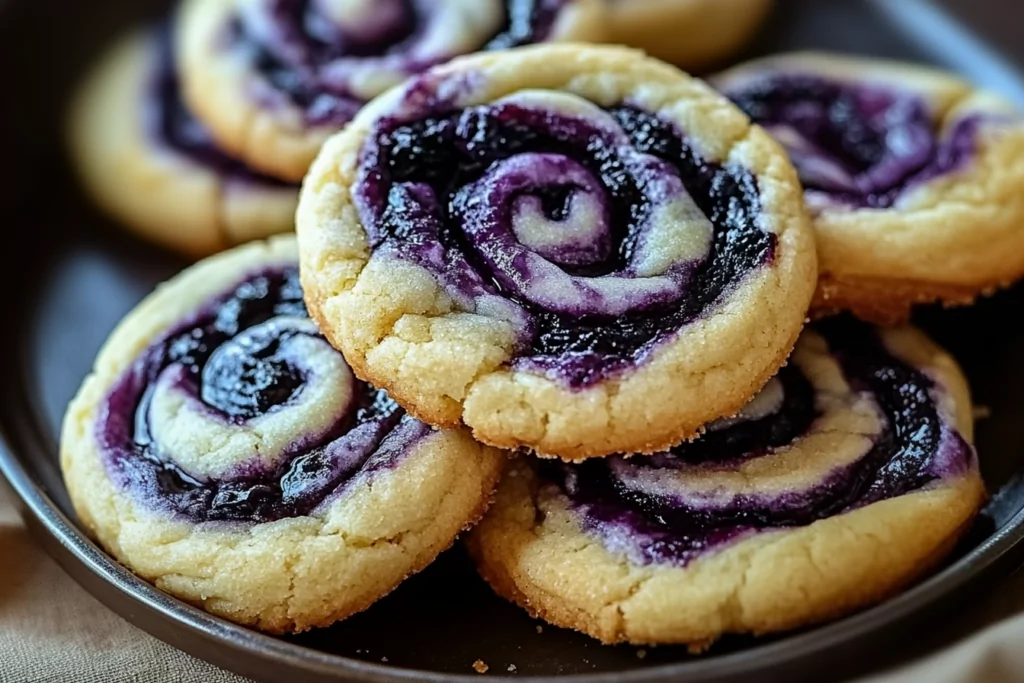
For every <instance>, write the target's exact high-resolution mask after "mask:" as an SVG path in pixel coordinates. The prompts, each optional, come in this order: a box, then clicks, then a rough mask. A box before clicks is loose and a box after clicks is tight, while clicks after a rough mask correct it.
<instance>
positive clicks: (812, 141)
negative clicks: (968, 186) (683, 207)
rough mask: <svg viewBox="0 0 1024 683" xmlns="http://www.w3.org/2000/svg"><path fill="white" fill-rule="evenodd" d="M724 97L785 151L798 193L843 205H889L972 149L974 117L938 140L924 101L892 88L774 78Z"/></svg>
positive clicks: (796, 77) (963, 158)
mask: <svg viewBox="0 0 1024 683" xmlns="http://www.w3.org/2000/svg"><path fill="white" fill-rule="evenodd" d="M729 96H730V98H731V99H732V100H733V102H735V103H736V104H737V105H738V106H739V107H740V109H742V110H743V111H744V112H746V114H747V115H748V116H750V118H751V119H753V120H754V121H755V122H757V123H759V124H762V125H764V126H765V127H767V128H768V130H769V132H772V133H773V134H775V135H776V136H777V137H779V139H780V140H781V141H782V142H783V144H784V145H785V146H786V147H787V148H788V149H789V152H790V155H791V157H792V158H793V161H794V163H795V165H796V167H797V171H798V172H799V174H800V179H801V182H802V183H803V184H804V186H805V188H807V189H810V190H816V191H820V192H824V193H827V194H828V195H830V196H831V197H833V198H834V199H835V200H837V201H839V202H842V203H844V204H849V205H851V206H863V207H872V208H889V207H891V206H893V204H894V203H895V202H896V200H897V199H898V198H899V196H900V195H901V194H902V193H903V192H905V191H906V190H907V189H908V188H910V187H912V186H915V185H919V184H921V183H923V182H926V181H928V180H931V179H934V178H936V177H938V176H941V175H944V174H947V173H950V172H952V171H955V170H956V169H957V168H959V167H961V166H962V165H963V164H964V163H965V162H966V161H967V160H968V159H969V158H970V156H971V155H972V154H973V153H974V149H975V142H976V132H977V121H976V120H975V119H971V118H969V119H964V120H963V121H961V122H959V123H958V124H957V125H956V126H955V127H954V129H953V130H952V132H951V133H949V134H948V135H947V136H946V137H944V138H943V139H941V140H939V139H937V138H936V132H935V127H936V123H935V121H934V120H933V116H932V113H931V112H930V111H929V110H928V107H927V105H926V103H925V102H924V100H923V99H921V98H920V97H919V96H916V95H912V94H903V93H900V92H898V91H895V90H887V89H883V88H880V87H875V86H868V85H859V86H853V85H847V84H843V83H839V82H835V81H830V80H827V79H824V78H821V77H818V76H810V75H779V76H769V77H765V78H761V79H758V80H756V81H755V82H754V83H753V84H752V85H750V86H748V87H746V88H745V89H743V90H740V91H736V92H731V93H729ZM785 129H789V130H788V131H787V130H785ZM794 132H795V133H796V135H798V136H799V139H793V138H792V137H791V136H792V133H794Z"/></svg>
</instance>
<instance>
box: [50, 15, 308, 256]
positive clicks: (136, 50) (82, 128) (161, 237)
mask: <svg viewBox="0 0 1024 683" xmlns="http://www.w3.org/2000/svg"><path fill="white" fill-rule="evenodd" d="M171 43H172V37H171V35H170V29H169V27H168V25H166V24H162V25H160V26H158V27H154V28H150V29H146V30H139V31H136V32H135V33H133V34H131V35H129V36H126V37H125V38H123V39H122V40H121V41H120V42H119V43H118V44H117V45H115V46H114V47H113V48H112V49H111V50H110V51H109V53H107V54H106V55H105V56H104V57H103V58H102V59H101V60H100V62H99V63H98V64H97V65H96V67H95V68H94V69H93V70H92V72H91V74H90V75H89V76H88V77H87V79H86V81H85V82H84V83H83V85H82V87H81V90H80V92H79V94H78V96H77V98H76V100H75V103H74V106H73V108H72V113H71V119H70V121H69V145H70V149H71V152H72V155H73V159H74V161H75V166H76V170H77V172H78V176H79V178H80V180H81V182H82V184H83V185H84V186H85V188H86V189H87V190H88V191H89V193H90V194H91V195H92V197H93V198H94V200H95V201H97V202H98V203H99V204H100V205H101V206H102V207H103V208H104V209H105V210H106V211H108V212H109V213H110V214H112V215H113V216H114V217H116V218H117V219H118V220H119V221H120V222H121V223H122V224H124V226H125V227H127V228H129V229H131V230H132V231H133V232H136V233H137V234H139V235H141V236H143V237H145V238H146V239H148V240H151V241H153V242H156V243H158V244H160V245H163V246H165V247H170V248H172V249H174V250H175V251H178V252H180V253H182V254H185V255H187V256H190V257H202V256H207V255H209V254H212V253H215V252H218V251H221V250H223V249H227V248H229V247H232V246H235V245H237V244H241V243H244V242H248V241H250V240H254V239H263V238H266V237H269V236H270V235H274V234H278V233H284V232H291V231H292V230H293V229H294V225H295V207H296V204H297V203H298V197H299V188H298V186H297V185H294V184H289V183H284V182H281V181H279V180H276V179H274V178H270V177H267V176H265V175H263V174H260V173H257V172H256V171H253V170H252V169H250V168H248V167H247V166H245V164H243V163H242V162H240V161H238V160H237V159H233V158H231V157H230V156H228V155H227V154H226V153H224V152H223V151H221V150H220V149H219V148H218V147H217V146H216V145H215V144H214V142H213V140H212V139H211V138H210V136H209V134H208V133H207V131H206V129H205V128H204V127H203V126H202V125H201V124H200V123H199V122H198V121H197V120H196V119H195V118H194V117H193V116H192V114H191V113H190V112H189V110H188V109H187V108H186V107H185V105H184V104H183V102H182V99H181V94H180V92H179V82H178V75H177V71H176V69H175V67H174V64H173V55H172V54H171V53H172V46H171Z"/></svg>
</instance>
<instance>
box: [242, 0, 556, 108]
mask: <svg viewBox="0 0 1024 683" xmlns="http://www.w3.org/2000/svg"><path fill="white" fill-rule="evenodd" d="M572 2H573V0H357V1H355V2H352V1H348V2H338V1H337V0H254V1H252V2H246V3H243V4H242V5H241V6H240V9H239V10H238V12H237V14H236V15H235V16H234V18H233V19H232V22H231V26H230V36H231V40H229V41H228V42H229V45H230V46H231V48H232V49H237V50H241V51H243V52H244V53H245V54H246V55H247V56H248V59H249V61H250V63H251V65H252V68H253V69H254V70H255V71H256V72H257V73H259V74H260V75H261V76H262V78H263V80H264V81H265V83H266V84H267V85H268V86H269V88H270V91H271V92H268V93H263V94H264V95H265V96H266V99H268V100H269V102H271V103H272V102H275V101H285V102H290V103H291V104H293V105H295V106H297V107H299V108H300V109H302V111H303V112H305V116H306V122H307V123H308V124H309V125H311V126H318V125H342V124H345V123H347V122H348V121H349V120H351V119H352V117H353V116H354V115H355V114H356V112H357V111H359V109H360V108H362V106H363V104H365V103H366V102H367V101H369V100H370V99H372V98H374V97H375V96H377V95H378V94H380V93H381V92H383V91H384V90H386V89H387V88H388V87H391V86H393V85H396V84H397V83H399V82H401V81H403V80H404V79H405V78H407V77H408V76H410V75H413V74H416V73H419V72H422V71H424V70H425V69H427V68H429V67H431V66H433V65H435V64H439V63H441V62H445V61H448V60H450V59H452V58H453V57H457V56H459V55H463V54H468V53H471V52H477V51H480V50H501V49H507V48H512V47H517V46H520V45H527V44H530V43H537V42H542V41H545V40H548V39H549V38H551V37H552V36H553V34H554V31H555V27H556V24H557V22H558V19H559V17H560V15H561V13H562V12H563V11H564V10H565V8H566V7H568V6H570V5H571V4H572Z"/></svg>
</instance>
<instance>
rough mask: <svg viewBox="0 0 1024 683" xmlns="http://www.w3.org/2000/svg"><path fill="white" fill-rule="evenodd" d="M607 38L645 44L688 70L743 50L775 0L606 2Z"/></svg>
mask: <svg viewBox="0 0 1024 683" xmlns="http://www.w3.org/2000/svg"><path fill="white" fill-rule="evenodd" d="M604 2H605V4H606V6H607V8H608V42H612V43H621V44H623V45H631V46H633V47H639V48H643V49H644V50H645V51H646V52H647V53H648V54H650V55H651V56H652V57H657V58H659V59H664V60H665V61H668V62H671V63H673V64H675V65H677V66H680V67H682V68H684V69H688V70H694V69H702V68H705V67H707V66H709V65H712V64H714V63H716V62H719V61H720V60H722V59H725V58H726V57H728V56H729V55H730V54H732V53H733V52H735V51H737V50H739V49H740V48H741V47H742V46H743V44H744V43H746V42H747V41H748V40H749V39H750V38H751V37H752V36H753V35H754V33H755V32H756V31H757V29H758V28H760V26H761V24H762V23H763V22H764V19H765V18H766V17H767V16H768V14H769V11H770V10H771V8H772V7H773V5H774V3H773V2H772V1H771V0H604Z"/></svg>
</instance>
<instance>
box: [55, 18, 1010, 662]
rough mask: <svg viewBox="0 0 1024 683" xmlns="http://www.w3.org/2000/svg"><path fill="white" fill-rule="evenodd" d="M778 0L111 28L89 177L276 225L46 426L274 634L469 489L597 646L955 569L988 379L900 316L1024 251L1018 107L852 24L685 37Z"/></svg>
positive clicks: (87, 473)
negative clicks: (851, 36) (846, 37)
mask: <svg viewBox="0 0 1024 683" xmlns="http://www.w3.org/2000/svg"><path fill="white" fill-rule="evenodd" d="M724 6H730V7H732V9H733V11H736V7H735V6H743V8H744V9H745V12H744V14H743V16H744V17H746V19H745V20H744V21H736V22H728V21H726V17H727V16H728V15H720V12H718V11H705V12H701V11H698V8H707V7H716V8H722V7H724ZM427 7H430V8H432V9H429V10H428V9H426V8H427ZM766 7H767V4H766V3H764V2H757V1H751V0H744V1H742V2H739V1H738V2H731V3H726V2H722V1H721V0H714V2H711V1H709V2H707V3H704V2H699V1H698V0H675V1H671V0H651V1H650V2H649V3H647V4H646V5H645V4H641V3H629V2H626V1H625V0H595V1H593V2H587V1H583V0H578V1H573V0H565V1H563V2H526V1H524V2H518V1H516V0H507V2H479V0H473V1H472V2H470V1H468V0H467V1H466V2H455V1H453V2H447V3H435V4H434V5H429V4H427V3H424V4H423V5H422V6H421V5H420V4H418V3H406V2H401V1H399V0H395V1H394V2H389V1H382V0H373V1H372V2H371V1H367V2H330V1H329V0H322V1H320V2H317V1H316V0H312V1H311V2H308V3H306V2H285V1H284V0H277V1H271V0H264V1H258V0H188V1H187V2H186V3H185V4H184V5H183V7H182V8H181V11H180V13H179V14H177V15H176V16H175V17H174V20H173V21H172V22H170V23H169V24H168V25H166V26H163V27H160V28H159V29H155V30H153V31H151V32H149V33H146V34H145V35H140V36H136V37H134V38H132V39H131V40H129V42H127V43H125V44H124V45H122V46H121V47H119V48H118V49H117V51H115V53H114V54H113V55H112V56H111V57H110V58H108V59H107V60H106V61H105V62H104V63H103V65H102V66H101V67H99V68H98V69H97V71H96V72H95V75H94V76H93V77H92V78H91V79H90V81H89V82H88V83H87V85H86V86H85V88H84V89H83V94H82V96H81V97H80V98H79V100H78V106H76V108H75V111H74V113H73V117H72V136H71V139H72V145H73V148H74V150H75V152H76V154H75V158H76V160H77V161H78V165H79V168H80V169H81V170H82V171H83V176H84V177H85V178H86V179H87V182H88V186H89V187H90V188H91V189H92V190H93V191H94V194H95V195H96V197H97V198H98V199H99V201H101V202H102V203H103V204H104V205H105V206H107V207H108V208H109V209H110V210H112V211H114V212H115V213H116V214H117V215H119V216H121V217H122V219H123V220H124V221H125V222H126V223H127V224H129V225H133V226H135V227H136V228H138V229H139V230H140V231H142V232H145V233H146V234H149V235H151V236H152V237H153V238H154V239H158V240H160V241H162V242H163V243H165V244H168V245H171V246H174V247H176V248H178V249H179V250H181V251H183V252H187V253H190V254H196V255H199V254H205V253H211V252H215V251H222V250H223V249H225V248H226V247H228V246H230V245H232V244H235V243H238V242H244V241H248V240H251V239H253V238H255V237H260V236H264V235H267V234H270V233H274V232H282V231H288V230H290V229H291V228H292V227H293V226H294V228H295V232H296V235H287V236H279V237H275V238H272V239H270V240H269V241H256V242H252V243H249V244H246V245H244V246H239V247H235V248H233V249H230V250H227V251H222V253H218V254H217V255H214V256H211V257H209V258H207V259H205V260H203V261H201V262H199V263H197V264H195V265H193V266H191V267H190V268H188V269H187V270H185V271H184V272H183V273H181V274H180V275H179V276H177V277H176V278H174V279H173V280H171V281H170V282H168V283H166V284H165V285H163V286H161V287H159V288H158V289H157V290H156V291H155V292H154V293H153V294H152V295H151V296H149V297H148V298H147V299H146V300H145V301H144V302H142V303H141V304H140V305H139V306H138V307H137V308H136V310H135V311H133V312H132V313H131V314H130V315H129V316H128V317H127V318H126V319H125V320H124V321H123V322H122V323H121V324H120V326H119V327H118V328H117V329H116V330H115V331H114V333H113V334H112V336H111V338H110V339H109V340H108V342H107V344H106V345H105V347H104V348H103V350H102V351H101V353H100V355H99V358H98V359H97V361H96V364H95V367H94V371H93V373H92V374H91V375H90V376H89V377H88V378H87V379H86V380H85V383H84V384H83V386H82V388H81V390H80V391H79V393H78V395H77V396H76V397H75V399H74V401H73V402H72V403H71V405H70V407H69V409H68V413H67V417H66V420H65V424H64V432H63V438H62V465H63V469H64V474H65V480H66V482H67V485H68V489H69V491H70V493H71V496H72V500H73V501H74V504H75V508H76V510H77V511H78V515H79V517H80V519H81V522H82V524H83V525H84V527H85V528H86V529H88V530H89V532H90V533H91V534H92V535H93V536H94V537H95V538H96V539H97V540H98V541H99V542H100V543H101V544H102V545H103V546H104V547H105V548H106V549H107V550H108V551H109V552H110V553H111V554H112V555H114V556H115V557H117V558H118V559H119V560H120V561H121V562H123V563H124V564H125V565H126V566H128V567H129V568H131V569H132V570H133V571H135V572H136V573H138V574H139V575H140V576H142V577H144V578H146V579H147V580H150V581H152V582H153V583H154V584H156V585H157V586H158V587H159V588H161V589H163V590H165V591H167V592H169V593H171V594H173V595H175V596H178V597H180V598H182V599H184V600H187V601H189V602H192V603H195V604H197V605H200V606H202V607H203V608H204V609H206V610H208V611H210V612H212V613H214V614H217V615H220V616H223V617H225V618H228V619H231V620H233V621H236V622H238V623H242V624H246V625H251V626H253V627H256V628H259V629H262V630H265V631H268V632H272V633H286V632H296V631H302V630H306V629H309V628H314V627H322V626H327V625H329V624H331V623H333V622H335V621H337V620H339V619H343V618H345V617H346V616H348V615H351V614H353V613H355V612H358V611H360V610H363V609H366V608H368V607H369V606H370V605H371V604H372V603H373V602H374V601H376V600H377V599H379V598H380V597H382V596H383V595H385V594H387V593H388V592H389V591H391V590H392V589H393V588H395V586H397V585H398V584H399V583H400V582H401V581H402V580H403V579H404V578H405V577H407V576H408V575H410V574H411V573H413V572H416V571H418V570H420V569H422V568H423V567H425V566H426V565H428V564H429V563H430V562H431V561H433V559H434V558H436V557H437V555H438V554H439V553H440V552H441V551H443V550H444V549H445V548H447V547H448V546H449V545H450V544H451V543H452V542H454V540H455V539H456V537H457V536H458V535H459V534H460V532H462V531H464V530H469V532H468V533H467V534H466V535H465V536H464V539H465V542H466V545H467V547H468V549H469V552H470V554H471V556H472V557H473V558H474V560H475V562H476V564H477V567H478V569H479V572H480V574H481V576H482V577H483V578H484V579H485V580H486V581H487V582H488V583H489V584H490V585H491V586H492V587H493V588H494V590H495V591H496V592H497V593H498V594H500V595H501V596H503V597H505V598H508V599H509V600H512V601H515V602H516V603H518V604H520V605H522V606H523V607H524V608H525V609H527V610H528V611H530V612H531V613H532V614H534V615H536V616H539V617H541V618H543V619H545V620H547V621H549V622H551V623H553V624H556V625H559V626H564V627H568V628H574V629H578V630H580V631H583V632H585V633H587V634H590V635H592V636H593V637H595V638H598V639H600V640H601V641H603V642H606V643H615V642H631V643H637V644H659V643H685V644H687V645H689V646H691V647H692V648H694V649H703V648H705V647H707V646H708V645H709V644H710V643H712V642H713V641H715V640H716V639H717V638H719V637H720V636H721V635H723V634H725V633H747V632H749V633H758V634H760V633H769V632H777V631H781V630H785V629H791V628H795V627H799V626H802V625H806V624H810V623H817V622H821V621H823V620H826V619H831V618H835V617H838V616H841V615H843V614H846V613H849V612H851V611H853V610H856V609H858V608H862V607H864V606H867V605H869V604H872V603H874V602H877V601H879V600H881V599H884V598H885V597H887V596H889V595H892V594H893V593H895V592H896V591H898V590H900V589H901V588H902V587H904V586H906V585H907V584H908V583H910V582H912V581H913V580H915V579H917V578H919V577H920V576H922V575H923V574H924V573H925V572H927V571H928V570H929V569H931V568H933V567H935V566H936V565H937V564H938V563H939V562H941V561H942V559H943V557H944V556H945V555H946V553H948V551H949V550H951V548H952V546H953V545H954V544H955V542H956V541H957V539H958V538H959V537H960V536H961V535H962V534H963V533H964V532H965V531H966V530H967V529H968V528H969V526H970V524H971V522H972V520H973V518H974V516H975V514H976V513H977V511H978V509H979V508H980V506H981V505H982V503H983V501H984V499H985V489H984V485H983V483H982V480H981V478H980V475H979V471H978V462H977V456H976V453H975V449H974V447H973V446H972V431H973V417H972V407H971V402H970V395H969V389H968V386H967V382H966V380H965V378H964V377H963V375H962V373H961V371H960V370H959V368H958V367H957V364H956V362H955V361H954V360H953V359H952V358H951V357H950V356H949V355H947V354H946V353H945V352H944V351H942V350H941V349H940V348H938V347H937V346H936V345H935V344H934V343H932V342H931V341H930V340H929V339H928V338H927V337H925V336H924V335H923V334H922V333H921V332H918V331H916V330H915V329H913V328H912V327H909V326H908V325H906V324H905V321H906V320H907V318H908V317H909V315H910V312H911V309H912V307H913V306H914V305H915V304H918V303H923V302H932V301H942V302H944V303H946V304H949V305H953V304H967V303H970V302H971V301H973V300H974V299H975V298H976V297H977V296H978V295H979V294H982V293H986V292H989V291H991V290H993V289H995V288H997V287H1000V286H1005V285H1008V284H1010V283H1012V282H1013V281H1015V280H1016V279H1018V278H1019V277H1020V275H1021V274H1022V273H1024V244H1021V245H1020V246H1018V242H1019V241H1022V240H1024V237H1022V236H1021V235H1024V231H1022V232H1021V233H1018V232H1017V229H1018V225H1019V223H1020V222H1021V221H1022V220H1024V154H1020V153H1019V152H1021V151H1024V118H1022V117H1021V116H1020V115H1019V114H1018V113H1016V112H1015V111H1014V110H1013V109H1012V108H1011V107H1010V106H1008V105H1007V104H1006V103H1005V102H1003V101H1002V100H1001V99H1000V98H998V97H997V96H994V95H992V94H988V93H983V92H978V91H976V90H974V89H973V88H971V87H970V86H969V85H967V84H965V83H963V82H962V81H960V80H958V79H957V78H955V77H953V76H949V75H946V74H941V73H936V72H934V71H929V70H925V69H922V68H918V67H912V66H897V65H891V64H885V63H880V62H874V61H866V60H863V59H854V58H846V57H840V56H835V55H831V56H827V55H818V54H799V55H781V56H776V57H772V58H768V59H764V60H760V61H756V62H752V63H748V64H745V65H740V66H738V67H735V68H734V69H732V70H729V71H726V72H724V73H722V74H720V75H718V76H716V77H714V78H710V79H708V81H703V80H698V79H696V78H694V77H692V76H690V75H688V74H687V73H686V72H685V71H683V70H681V69H680V66H679V65H682V66H684V67H687V68H695V67H698V66H700V65H702V64H704V63H707V61H708V60H711V59H718V58H721V57H722V56H723V55H724V54H725V53H727V52H728V51H730V50H732V49H734V48H735V47H736V46H737V45H738V44H739V43H740V42H741V41H742V39H743V38H744V37H745V36H746V35H747V34H749V33H750V32H751V30H752V29H753V28H754V27H755V26H756V25H757V23H758V21H759V20H760V18H761V17H762V16H763V14H764V12H765V9H766ZM659 19H660V22H659ZM748 20H749V21H748ZM699 21H705V22H708V23H707V24H706V25H704V26H703V27H702V26H700V25H699ZM659 23H660V24H661V25H660V26H659ZM748 24H749V25H748ZM669 25H671V26H672V27H673V30H672V31H667V27H668V26H669ZM656 29H657V30H656ZM617 31H618V32H617ZM684 33H685V34H690V33H692V34H694V35H700V37H701V39H700V40H694V41H692V42H688V43H686V44H685V45H684V44H683V43H684V41H682V40H680V39H678V38H676V39H673V36H679V35H680V34H684ZM714 36H718V37H719V39H718V40H713V39H712V38H713V37H714ZM583 41H587V42H583ZM597 42H606V43H609V44H604V45H598V44H595V43H597ZM531 43H538V44H536V45H532V44H531ZM620 43H630V44H635V45H640V46H641V47H644V48H647V49H648V50H649V52H650V53H651V54H655V55H657V56H658V57H660V58H662V59H666V60H672V61H674V62H675V64H676V65H670V64H669V63H668V62H667V61H662V59H659V58H656V57H654V56H650V55H649V54H647V53H645V52H642V51H640V50H638V49H635V48H631V47H625V46H623V45H621V44H620ZM470 53H472V54H470ZM709 83H710V84H709ZM712 86H714V87H712ZM310 162H312V165H310ZM300 182H301V190H299V189H298V184H299V183H300ZM296 197H298V200H297V210H296V209H295V202H296ZM292 214H294V221H293V220H292Z"/></svg>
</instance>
